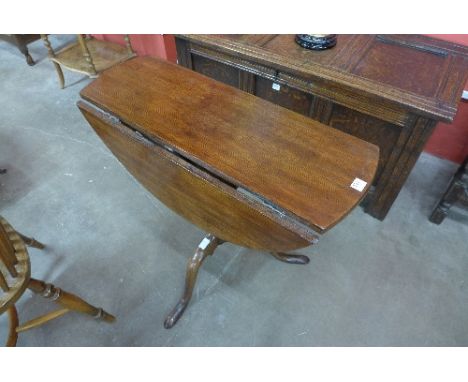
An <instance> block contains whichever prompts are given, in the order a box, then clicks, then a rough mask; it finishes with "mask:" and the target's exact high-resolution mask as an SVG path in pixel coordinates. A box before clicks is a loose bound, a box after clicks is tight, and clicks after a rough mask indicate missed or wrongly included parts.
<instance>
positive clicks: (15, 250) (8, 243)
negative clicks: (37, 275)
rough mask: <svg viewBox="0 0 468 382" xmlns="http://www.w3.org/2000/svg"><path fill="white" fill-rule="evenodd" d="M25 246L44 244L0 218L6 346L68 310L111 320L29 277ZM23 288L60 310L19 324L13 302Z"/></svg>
mask: <svg viewBox="0 0 468 382" xmlns="http://www.w3.org/2000/svg"><path fill="white" fill-rule="evenodd" d="M26 245H27V246H30V247H34V248H38V249H43V248H44V245H43V244H41V243H39V242H38V241H36V240H35V239H33V238H29V237H26V236H24V235H22V234H20V233H19V232H17V231H15V230H14V229H13V227H12V226H11V225H10V224H9V223H8V222H7V221H6V220H5V219H4V218H2V217H1V216H0V314H2V313H4V312H8V316H9V321H10V328H9V334H8V338H7V343H6V345H7V346H16V341H17V339H18V333H20V332H24V331H25V330H29V329H32V328H35V327H37V326H39V325H42V324H44V323H46V322H48V321H50V320H52V319H54V318H57V317H60V316H63V315H64V314H66V313H68V312H70V311H76V312H81V313H85V314H89V315H91V316H93V317H95V318H98V319H102V320H104V321H106V322H113V321H114V320H115V317H114V316H112V315H111V314H109V313H107V312H105V311H104V310H103V309H102V308H96V307H94V306H92V305H90V304H88V303H87V302H86V301H84V300H82V299H81V298H79V297H77V296H75V295H73V294H71V293H68V292H65V291H63V290H61V289H59V288H57V287H55V286H54V285H52V284H46V283H45V282H44V281H40V280H36V279H33V278H31V264H30V261H29V255H28V251H27V249H26ZM26 289H29V290H31V291H33V292H34V293H36V294H40V295H41V296H42V297H45V298H50V299H51V300H52V301H54V302H56V303H57V304H59V305H60V306H61V308H60V309H58V310H55V311H52V312H50V313H47V314H45V315H43V316H40V317H37V318H34V319H32V320H30V321H27V322H26V323H24V324H22V325H20V324H19V320H18V312H17V310H16V307H15V303H16V301H17V300H18V299H19V298H20V297H21V296H22V295H23V293H24V292H25V290H26Z"/></svg>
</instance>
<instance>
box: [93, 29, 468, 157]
mask: <svg viewBox="0 0 468 382" xmlns="http://www.w3.org/2000/svg"><path fill="white" fill-rule="evenodd" d="M94 36H95V37H97V38H99V39H103V40H106V41H113V42H119V43H123V39H122V35H108V34H106V35H94ZM427 36H431V37H434V38H438V39H441V40H447V41H452V42H455V43H458V44H462V45H468V35H443V34H433V35H427ZM130 40H131V42H132V46H133V48H134V50H135V51H136V52H137V53H138V54H139V55H142V56H156V57H161V58H165V59H168V60H170V61H173V62H176V58H177V53H176V49H175V42H174V37H173V36H172V35H161V34H152V35H151V34H146V35H130ZM465 89H467V90H468V84H467V85H466V87H465ZM424 151H427V152H429V153H431V154H433V155H436V156H438V157H440V158H445V159H448V160H451V161H453V162H457V163H461V161H462V160H463V158H464V157H465V156H466V155H468V102H461V104H460V108H459V110H458V113H457V116H456V117H455V120H454V122H453V123H452V124H446V123H439V124H438V125H437V127H436V129H435V131H434V134H433V135H432V136H431V138H430V139H429V141H428V142H427V145H426V147H425V149H424Z"/></svg>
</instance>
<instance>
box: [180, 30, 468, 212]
mask: <svg viewBox="0 0 468 382" xmlns="http://www.w3.org/2000/svg"><path fill="white" fill-rule="evenodd" d="M176 46H177V54H178V62H179V64H180V65H183V66H185V67H187V68H190V69H192V70H195V71H197V72H200V73H202V74H204V75H206V76H208V77H211V78H214V79H216V80H218V81H221V82H224V83H226V84H228V85H231V86H235V87H237V88H240V89H242V90H244V91H246V92H249V93H251V94H254V95H256V96H258V97H261V98H264V99H266V100H268V101H270V102H273V103H275V104H278V105H281V106H283V107H286V108H288V109H290V110H293V111H295V112H297V113H300V114H303V115H306V116H309V117H310V118H313V119H315V120H318V121H320V122H322V123H324V124H326V125H329V126H331V127H333V128H336V129H339V130H342V131H345V132H347V133H349V134H351V135H354V136H357V137H359V138H362V139H364V140H365V141H368V142H371V143H374V144H376V145H378V146H379V148H380V162H379V168H378V173H377V176H376V177H375V180H374V183H373V189H372V191H371V193H370V194H369V196H368V198H367V199H366V201H365V202H364V203H365V209H366V212H368V213H370V214H371V215H372V216H374V217H376V218H378V219H384V218H385V216H386V215H387V213H388V211H389V209H390V207H391V206H392V204H393V202H394V201H395V199H396V197H397V196H398V193H399V191H400V189H401V188H402V186H403V184H404V182H405V180H406V178H407V177H408V175H409V173H410V171H411V169H412V168H413V166H414V164H415V162H416V160H417V159H418V157H419V155H420V153H421V151H422V150H423V147H424V145H425V143H426V141H427V139H428V138H429V136H430V134H431V133H432V130H433V128H434V127H435V125H436V123H437V122H438V121H444V122H451V121H452V120H453V118H454V116H455V114H456V111H457V105H458V102H459V100H460V97H461V94H462V91H463V87H464V85H465V83H466V81H467V79H468V48H467V47H462V46H458V45H455V44H453V43H448V42H445V41H439V40H435V39H431V38H429V37H424V36H419V35H340V36H338V43H337V45H336V47H334V48H332V49H330V50H326V51H320V52H317V51H310V50H306V49H303V48H301V47H300V46H299V45H297V44H296V43H295V41H294V35H177V36H176Z"/></svg>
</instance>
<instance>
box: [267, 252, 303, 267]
mask: <svg viewBox="0 0 468 382" xmlns="http://www.w3.org/2000/svg"><path fill="white" fill-rule="evenodd" d="M270 254H271V255H273V256H274V257H276V258H277V259H278V260H279V261H283V262H285V263H288V264H302V265H305V264H309V261H310V259H309V258H308V257H307V256H305V255H293V254H289V253H282V252H270Z"/></svg>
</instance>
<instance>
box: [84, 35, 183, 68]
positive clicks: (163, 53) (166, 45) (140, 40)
mask: <svg viewBox="0 0 468 382" xmlns="http://www.w3.org/2000/svg"><path fill="white" fill-rule="evenodd" d="M93 36H94V37H96V38H98V39H100V40H104V41H111V42H116V43H119V44H123V43H124V40H123V35H121V34H94V35H93ZM129 37H130V42H131V43H132V47H133V50H134V51H135V52H136V53H137V54H138V55H139V56H155V57H161V58H165V59H167V60H170V61H172V62H176V59H177V52H176V48H175V41H174V37H173V36H172V35H167V34H131V35H129Z"/></svg>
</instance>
